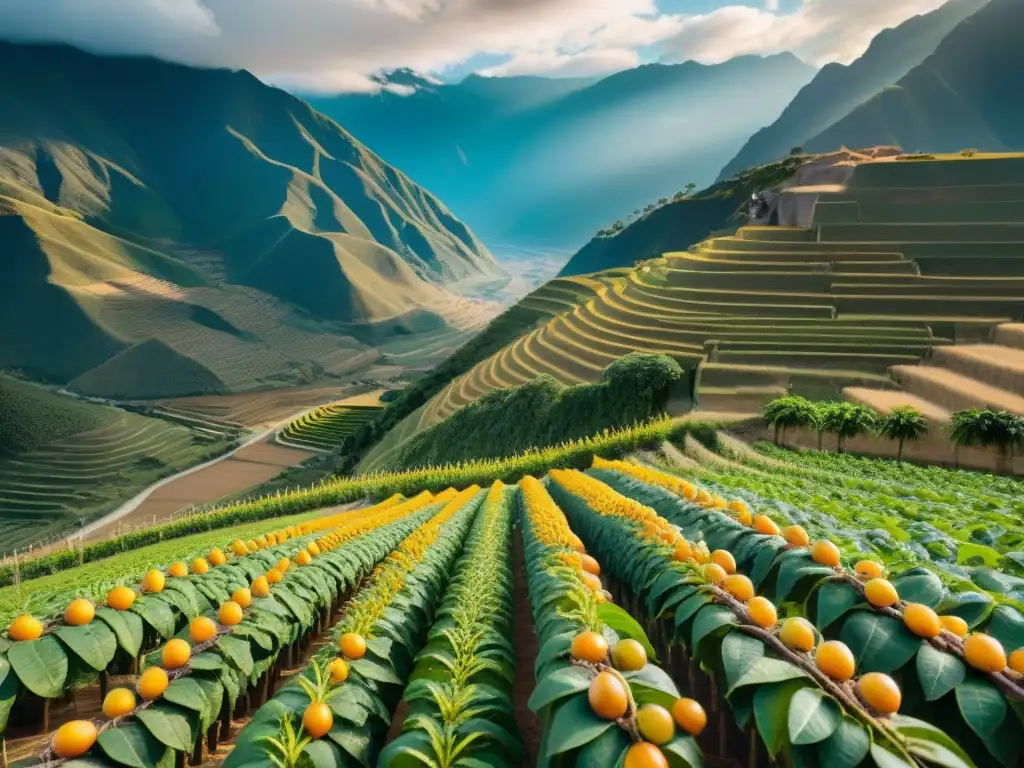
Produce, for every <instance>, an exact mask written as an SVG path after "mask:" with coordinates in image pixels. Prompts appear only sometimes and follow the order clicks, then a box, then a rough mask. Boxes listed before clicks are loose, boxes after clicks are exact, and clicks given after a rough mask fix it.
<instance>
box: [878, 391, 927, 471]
mask: <svg viewBox="0 0 1024 768" xmlns="http://www.w3.org/2000/svg"><path fill="white" fill-rule="evenodd" d="M928 429H929V427H928V421H927V419H925V418H924V416H922V415H921V413H920V412H919V411H918V410H917V409H916V408H914V407H913V406H910V405H898V406H896V407H895V408H893V409H892V411H890V413H889V414H888V415H887V416H884V417H882V418H881V419H880V420H879V422H878V435H879V436H880V437H883V438H885V439H886V440H893V441H898V442H899V448H898V449H897V451H896V460H897V461H903V446H904V444H905V443H906V441H907V440H920V439H921V438H922V437H924V436H925V435H927V434H928Z"/></svg>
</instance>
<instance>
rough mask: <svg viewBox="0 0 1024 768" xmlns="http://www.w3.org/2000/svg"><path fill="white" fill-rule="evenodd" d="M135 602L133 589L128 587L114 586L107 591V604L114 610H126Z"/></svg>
mask: <svg viewBox="0 0 1024 768" xmlns="http://www.w3.org/2000/svg"><path fill="white" fill-rule="evenodd" d="M134 602H135V590H134V589H129V588H128V587H114V588H113V589H112V590H110V591H109V592H108V593H107V605H109V606H110V607H111V608H113V609H114V610H115V611H127V610H128V609H129V608H131V607H132V603H134Z"/></svg>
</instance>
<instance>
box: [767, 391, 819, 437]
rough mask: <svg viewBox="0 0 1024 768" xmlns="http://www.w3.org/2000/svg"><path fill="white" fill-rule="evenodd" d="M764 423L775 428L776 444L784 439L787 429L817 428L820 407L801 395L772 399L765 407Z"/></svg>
mask: <svg viewBox="0 0 1024 768" xmlns="http://www.w3.org/2000/svg"><path fill="white" fill-rule="evenodd" d="M764 423H765V424H767V425H768V426H769V427H772V429H773V430H774V433H775V434H774V438H775V444H776V445H778V444H779V440H780V439H784V438H785V435H786V430H787V429H794V428H797V427H809V428H816V427H817V426H818V409H817V408H816V407H815V405H814V403H812V402H811V401H810V400H807V399H806V398H804V397H800V396H799V395H787V396H786V397H780V398H777V399H775V400H772V401H771V402H770V403H768V404H767V405H766V406H765V407H764Z"/></svg>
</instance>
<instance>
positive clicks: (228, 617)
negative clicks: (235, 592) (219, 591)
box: [217, 600, 244, 627]
mask: <svg viewBox="0 0 1024 768" xmlns="http://www.w3.org/2000/svg"><path fill="white" fill-rule="evenodd" d="M243 618H244V614H243V613H242V606H240V605H239V604H238V603H236V602H235V601H234V600H227V601H225V602H223V603H221V605H220V608H218V609H217V621H219V622H220V623H221V624H223V625H224V626H225V627H233V626H235V625H236V624H238V623H239V622H240V621H241V620H242V619H243Z"/></svg>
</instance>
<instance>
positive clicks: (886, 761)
mask: <svg viewBox="0 0 1024 768" xmlns="http://www.w3.org/2000/svg"><path fill="white" fill-rule="evenodd" d="M871 758H872V759H873V760H874V761H875V765H877V766H878V768H916V767H915V766H912V765H911V764H910V763H908V762H907V761H906V760H904V759H903V758H902V757H898V756H897V755H894V754H893V753H892V752H890V751H889V750H888V749H886V748H885V747H883V746H882V745H881V744H872V745H871Z"/></svg>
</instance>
